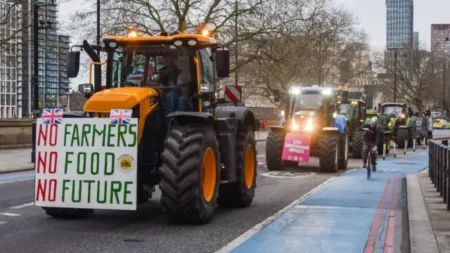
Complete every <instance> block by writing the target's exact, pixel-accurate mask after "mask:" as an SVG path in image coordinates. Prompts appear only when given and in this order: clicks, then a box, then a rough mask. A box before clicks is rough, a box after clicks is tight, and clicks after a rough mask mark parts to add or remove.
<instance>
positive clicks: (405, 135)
mask: <svg viewBox="0 0 450 253" xmlns="http://www.w3.org/2000/svg"><path fill="white" fill-rule="evenodd" d="M408 139H409V130H408V129H407V128H400V129H398V130H397V146H398V147H399V148H405V142H407V141H408ZM407 145H408V144H407Z"/></svg>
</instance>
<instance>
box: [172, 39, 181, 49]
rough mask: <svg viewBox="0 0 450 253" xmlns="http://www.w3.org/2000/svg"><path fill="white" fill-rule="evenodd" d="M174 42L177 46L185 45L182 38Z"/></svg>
mask: <svg viewBox="0 0 450 253" xmlns="http://www.w3.org/2000/svg"><path fill="white" fill-rule="evenodd" d="M173 44H174V45H175V46H177V47H180V46H181V45H183V42H182V41H181V40H176V41H175V42H174V43H173Z"/></svg>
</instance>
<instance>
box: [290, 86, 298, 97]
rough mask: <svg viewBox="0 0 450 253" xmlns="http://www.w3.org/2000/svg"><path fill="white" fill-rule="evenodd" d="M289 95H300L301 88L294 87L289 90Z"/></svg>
mask: <svg viewBox="0 0 450 253" xmlns="http://www.w3.org/2000/svg"><path fill="white" fill-rule="evenodd" d="M289 93H291V94H293V95H298V94H300V88H299V87H292V88H291V89H290V90H289Z"/></svg>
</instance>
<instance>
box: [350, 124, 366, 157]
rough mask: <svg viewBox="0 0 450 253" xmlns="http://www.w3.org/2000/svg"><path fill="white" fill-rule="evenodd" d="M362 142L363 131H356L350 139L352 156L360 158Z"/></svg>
mask: <svg viewBox="0 0 450 253" xmlns="http://www.w3.org/2000/svg"><path fill="white" fill-rule="evenodd" d="M363 142H364V131H358V130H357V131H356V132H355V134H354V135H353V140H352V155H353V158H356V159H361V158H362V150H363Z"/></svg>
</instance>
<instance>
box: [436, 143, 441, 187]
mask: <svg viewBox="0 0 450 253" xmlns="http://www.w3.org/2000/svg"><path fill="white" fill-rule="evenodd" d="M441 179H442V145H439V151H438V177H437V180H436V181H437V182H436V183H437V184H436V190H437V191H438V192H439V195H440V193H441V188H442V180H441Z"/></svg>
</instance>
